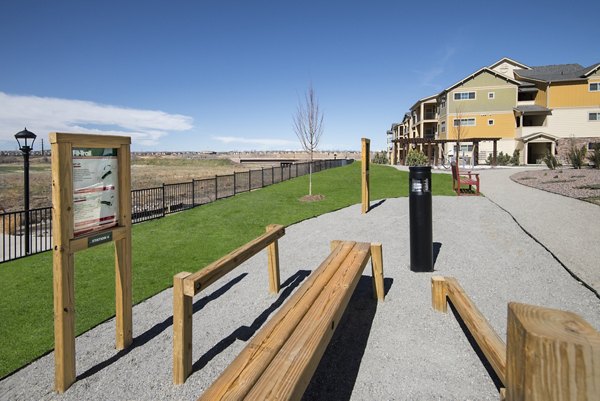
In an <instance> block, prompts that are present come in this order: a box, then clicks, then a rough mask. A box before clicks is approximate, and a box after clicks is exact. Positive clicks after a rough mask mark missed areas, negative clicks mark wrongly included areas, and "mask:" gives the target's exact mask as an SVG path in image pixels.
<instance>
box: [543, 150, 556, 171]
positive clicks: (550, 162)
mask: <svg viewBox="0 0 600 401" xmlns="http://www.w3.org/2000/svg"><path fill="white" fill-rule="evenodd" d="M542 160H543V161H544V163H546V166H548V168H549V169H550V170H556V168H557V167H558V166H560V163H559V162H558V160H556V157H554V155H553V154H552V153H550V152H546V155H545V156H544V158H543V159H542Z"/></svg>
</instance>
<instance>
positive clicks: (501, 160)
mask: <svg viewBox="0 0 600 401" xmlns="http://www.w3.org/2000/svg"><path fill="white" fill-rule="evenodd" d="M492 159H493V155H492V154H491V153H490V154H489V155H488V158H487V164H492ZM510 161H511V158H510V156H509V155H508V154H504V152H502V151H501V152H500V153H498V154H497V155H496V164H497V165H498V166H506V165H507V164H508V163H510Z"/></svg>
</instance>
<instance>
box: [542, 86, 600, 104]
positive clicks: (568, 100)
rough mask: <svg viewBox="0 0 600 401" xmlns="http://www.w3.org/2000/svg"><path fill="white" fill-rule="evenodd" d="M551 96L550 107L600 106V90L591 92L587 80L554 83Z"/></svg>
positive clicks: (551, 87)
mask: <svg viewBox="0 0 600 401" xmlns="http://www.w3.org/2000/svg"><path fill="white" fill-rule="evenodd" d="M549 98H550V99H549V106H548V107H549V108H555V107H589V106H596V107H598V106H600V92H590V91H589V84H588V83H587V82H582V83H573V82H570V83H553V84H551V86H550V96H549Z"/></svg>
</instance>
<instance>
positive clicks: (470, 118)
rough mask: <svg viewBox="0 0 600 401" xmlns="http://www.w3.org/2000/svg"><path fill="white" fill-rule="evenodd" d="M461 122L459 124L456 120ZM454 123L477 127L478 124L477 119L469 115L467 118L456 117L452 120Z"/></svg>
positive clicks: (459, 125)
mask: <svg viewBox="0 0 600 401" xmlns="http://www.w3.org/2000/svg"><path fill="white" fill-rule="evenodd" d="M457 121H458V122H459V123H458V124H457V123H456V122H457ZM471 121H472V122H473V124H471V123H470V122H471ZM463 122H467V124H464V123H463ZM452 124H453V125H454V126H455V127H475V126H476V120H475V118H474V117H467V118H455V119H454V120H453V122H452Z"/></svg>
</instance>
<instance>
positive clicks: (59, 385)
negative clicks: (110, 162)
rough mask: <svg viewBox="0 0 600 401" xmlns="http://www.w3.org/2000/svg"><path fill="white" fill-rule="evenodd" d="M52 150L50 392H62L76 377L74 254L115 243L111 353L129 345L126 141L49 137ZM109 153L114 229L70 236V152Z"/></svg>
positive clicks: (128, 167)
mask: <svg viewBox="0 0 600 401" xmlns="http://www.w3.org/2000/svg"><path fill="white" fill-rule="evenodd" d="M50 144H51V148H52V222H53V229H52V231H53V232H52V235H53V240H54V248H53V286H54V360H55V362H54V367H55V371H54V373H55V375H54V389H55V390H56V391H57V392H59V393H62V392H64V391H65V390H67V389H68V388H69V387H70V386H71V385H72V384H73V383H74V382H75V378H76V374H75V285H74V278H75V277H74V270H75V266H74V254H75V252H77V251H81V250H84V249H87V248H89V247H90V246H94V245H97V244H99V243H104V242H109V241H114V243H115V305H116V311H115V312H116V348H117V349H123V348H126V347H127V346H129V345H131V343H132V341H133V337H132V290H131V278H132V272H131V154H130V144H131V138H129V137H122V136H107V135H88V134H66V133H57V132H53V133H51V134H50ZM74 148H92V149H94V148H105V149H107V148H112V149H116V152H117V156H116V158H117V166H118V168H117V175H118V176H117V181H116V183H117V185H116V186H115V187H116V191H117V201H118V209H117V221H116V225H115V226H112V227H109V228H107V229H104V230H97V231H94V232H92V233H91V234H89V235H78V236H75V235H74V203H73V189H74V188H73V187H74V184H73V178H74V177H73V176H74V174H73V149H74Z"/></svg>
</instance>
